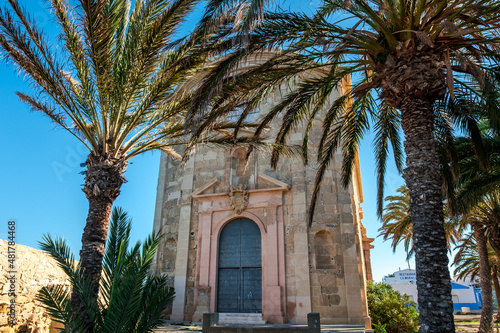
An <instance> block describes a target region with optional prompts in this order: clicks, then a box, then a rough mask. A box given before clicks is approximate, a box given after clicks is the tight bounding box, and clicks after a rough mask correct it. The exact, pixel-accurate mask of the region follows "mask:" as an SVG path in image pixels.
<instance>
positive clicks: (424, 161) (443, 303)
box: [400, 96, 455, 333]
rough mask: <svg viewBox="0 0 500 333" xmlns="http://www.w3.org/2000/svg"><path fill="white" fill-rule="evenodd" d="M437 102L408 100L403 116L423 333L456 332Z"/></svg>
mask: <svg viewBox="0 0 500 333" xmlns="http://www.w3.org/2000/svg"><path fill="white" fill-rule="evenodd" d="M412 97H413V96H412ZM432 102H433V101H429V100H428V99H425V98H424V97H422V98H418V97H413V98H406V99H404V100H403V102H402V104H401V107H400V110H401V117H402V118H401V124H402V127H403V131H404V134H405V139H406V140H405V152H406V169H405V170H404V179H405V181H406V185H407V186H408V189H409V191H410V212H411V218H412V223H413V241H414V248H415V266H416V273H417V291H418V306H419V311H420V332H422V333H424V332H425V333H427V332H436V333H438V332H439V333H445V332H455V324H454V321H453V302H452V298H451V282H450V273H449V270H448V255H447V246H446V236H445V230H444V227H443V222H444V218H443V200H442V182H443V180H442V178H441V170H440V167H439V155H438V148H437V142H436V140H435V138H434V134H433V130H434V113H433V107H432V106H433V103H432Z"/></svg>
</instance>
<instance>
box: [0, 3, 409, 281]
mask: <svg viewBox="0 0 500 333" xmlns="http://www.w3.org/2000/svg"><path fill="white" fill-rule="evenodd" d="M20 2H21V3H23V4H25V5H26V6H27V7H28V8H29V11H30V13H32V14H33V15H34V17H35V19H36V20H37V22H38V23H39V24H41V25H42V26H43V27H44V29H46V30H47V31H48V32H49V33H50V34H54V33H56V32H57V30H54V23H53V22H52V19H51V17H50V14H48V12H47V11H46V10H45V9H44V8H45V3H44V1H43V0H24V1H23V0H20ZM317 3H318V1H317V0H312V1H309V2H297V3H291V4H290V8H292V9H302V10H305V11H309V12H310V10H311V9H310V8H311V7H314V6H315V5H317ZM287 4H288V3H287ZM287 4H285V5H284V6H283V7H284V8H288V6H287ZM195 22H196V20H189V21H188V23H187V25H188V26H187V29H189V24H194V23H195ZM29 89H30V87H29V85H28V84H27V83H26V82H25V81H24V79H23V77H22V76H18V75H17V74H16V72H15V70H14V69H13V67H12V66H11V65H10V64H7V65H6V64H5V62H0V100H1V101H2V105H1V106H0V108H1V111H0V135H1V142H2V143H3V144H2V157H3V162H2V163H0V177H1V178H0V181H1V184H2V186H1V191H0V202H1V208H2V209H1V210H0V238H3V239H5V238H6V233H7V221H9V220H11V219H14V220H16V221H17V242H18V243H20V244H23V245H28V246H31V247H35V248H38V241H39V240H41V237H42V235H43V234H46V233H48V234H51V235H57V236H63V237H64V238H66V240H67V241H68V242H69V244H70V245H71V248H72V249H73V251H74V252H75V253H78V252H79V250H80V241H81V235H82V232H83V227H84V225H85V219H86V216H87V209H88V204H87V200H86V198H85V195H84V194H83V192H82V191H81V187H82V186H81V185H82V184H83V181H84V177H83V175H81V174H80V172H81V171H83V168H82V167H80V163H84V162H85V160H86V155H87V151H86V149H85V147H84V146H83V145H82V144H81V143H80V142H79V141H78V140H77V139H75V138H74V137H73V136H71V135H70V134H69V133H67V132H66V131H65V130H63V129H61V128H58V127H55V126H54V125H53V124H52V123H51V121H50V120H49V119H48V118H47V117H44V116H43V115H41V114H39V113H34V112H31V111H29V108H28V107H27V106H26V105H25V104H23V103H21V102H20V101H19V100H18V98H17V96H16V95H15V91H29ZM371 142H372V135H371V133H367V135H366V137H365V139H364V140H363V142H362V143H361V145H360V147H359V151H360V161H361V175H362V181H363V190H364V199H365V200H364V203H363V204H362V207H363V211H364V220H363V223H364V225H365V227H366V229H367V232H368V236H369V237H375V236H376V235H377V234H378V231H377V230H378V228H379V227H380V222H379V220H378V218H377V216H376V175H375V167H374V166H375V161H374V158H373V153H372V143H371ZM159 155H160V154H159V153H158V152H155V153H147V154H145V155H142V156H139V157H136V158H134V159H133V160H132V163H133V164H131V165H129V167H128V169H127V171H126V174H125V177H126V178H127V180H128V182H127V183H126V184H124V185H123V187H122V193H121V195H120V197H119V198H118V199H117V201H116V205H118V206H122V207H123V208H124V209H125V210H126V211H128V212H129V214H130V216H131V217H132V218H133V220H134V222H133V230H132V239H133V240H134V241H136V240H143V239H144V238H145V237H146V235H148V234H149V233H150V232H151V230H152V226H153V215H154V207H155V200H156V186H157V179H158V170H159ZM386 178H387V184H386V195H390V194H393V193H394V192H395V190H396V189H397V188H398V187H399V186H401V185H402V184H403V179H402V178H401V177H400V176H399V175H398V173H397V171H396V169H395V167H394V165H393V164H392V163H391V165H390V166H389V168H388V173H387V176H386ZM374 245H375V248H374V249H373V250H372V268H373V273H374V279H375V280H376V281H380V280H381V279H382V277H383V276H384V275H386V274H389V273H392V272H394V271H396V270H398V269H399V268H401V269H404V268H407V267H408V264H407V263H406V261H405V257H406V255H405V254H404V251H403V250H402V248H401V250H400V251H398V253H396V254H393V253H392V250H391V248H390V244H389V242H385V243H384V242H382V240H381V239H380V238H377V239H376V241H375V242H374ZM410 264H411V267H412V268H414V263H413V262H411V263H410Z"/></svg>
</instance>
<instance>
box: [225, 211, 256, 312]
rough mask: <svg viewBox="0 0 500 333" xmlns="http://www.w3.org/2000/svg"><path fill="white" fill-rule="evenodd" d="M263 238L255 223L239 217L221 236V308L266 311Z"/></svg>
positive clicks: (238, 310)
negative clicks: (263, 277) (263, 286)
mask: <svg viewBox="0 0 500 333" xmlns="http://www.w3.org/2000/svg"><path fill="white" fill-rule="evenodd" d="M261 244H262V240H261V232H260V229H259V227H258V226H257V224H256V223H255V222H253V221H252V220H250V219H247V218H238V219H235V220H233V221H231V222H229V223H227V224H226V225H225V226H224V228H223V229H222V231H221V234H220V237H219V254H218V269H217V273H218V274H217V275H218V278H217V311H218V312H233V313H238V312H239V313H261V312H262V245H261Z"/></svg>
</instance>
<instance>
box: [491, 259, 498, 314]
mask: <svg viewBox="0 0 500 333" xmlns="http://www.w3.org/2000/svg"><path fill="white" fill-rule="evenodd" d="M491 279H492V280H493V287H494V288H495V296H496V299H497V317H496V319H495V322H497V323H499V322H500V306H499V304H498V301H499V300H500V283H498V273H497V267H496V266H493V269H492V273H491Z"/></svg>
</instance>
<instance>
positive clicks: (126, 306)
mask: <svg viewBox="0 0 500 333" xmlns="http://www.w3.org/2000/svg"><path fill="white" fill-rule="evenodd" d="M131 223H132V221H131V219H130V218H128V217H127V213H125V212H124V211H123V210H122V209H120V208H115V209H113V213H112V217H111V222H110V230H109V239H108V242H107V244H106V250H105V254H104V261H103V274H102V278H101V281H100V288H99V297H96V296H95V295H94V292H93V286H92V283H91V281H89V280H88V279H86V278H85V276H84V275H83V274H82V267H81V265H80V264H75V261H74V255H73V254H71V251H70V249H69V247H68V245H67V244H66V242H65V241H64V239H62V238H55V239H53V238H52V237H50V236H45V237H44V238H43V241H42V242H41V243H40V245H41V248H42V250H43V251H45V252H46V253H48V254H49V255H50V256H51V257H52V258H53V259H54V260H55V261H56V262H57V263H58V265H59V267H61V269H62V270H63V271H64V272H65V273H66V275H67V276H68V280H69V281H70V283H71V287H72V289H73V290H74V291H75V292H76V293H77V294H78V296H79V298H80V299H82V300H83V302H84V304H85V311H86V313H87V316H88V317H89V318H91V319H92V321H91V325H92V330H91V332H102V333H106V332H109V333H115V332H123V333H128V332H130V333H142V332H144V333H145V332H153V331H152V329H154V328H156V327H157V326H158V325H160V324H161V322H162V321H161V319H160V317H161V313H162V312H163V311H164V310H165V308H166V307H167V306H168V304H170V303H171V302H172V300H173V299H174V290H173V289H172V288H170V287H168V279H167V277H166V276H151V275H150V274H149V272H150V268H151V263H152V261H153V258H154V255H155V253H156V250H157V249H158V244H159V242H160V238H161V237H160V235H159V234H156V235H152V236H150V237H148V238H147V239H146V241H145V242H144V243H143V244H142V245H141V243H140V242H137V244H135V245H134V246H132V244H130V230H131ZM70 298H71V296H70V291H69V290H68V289H67V288H66V286H64V285H52V286H47V287H43V288H42V289H41V290H40V292H39V294H38V295H37V300H38V301H40V302H41V303H42V305H43V306H44V308H45V309H46V310H47V311H48V313H49V314H50V315H51V317H52V318H53V319H54V320H56V321H58V322H60V323H62V324H64V326H65V330H64V331H65V332H74V333H79V332H87V330H86V327H85V323H84V322H83V321H82V317H81V316H78V315H75V314H74V312H72V310H71V306H70Z"/></svg>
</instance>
